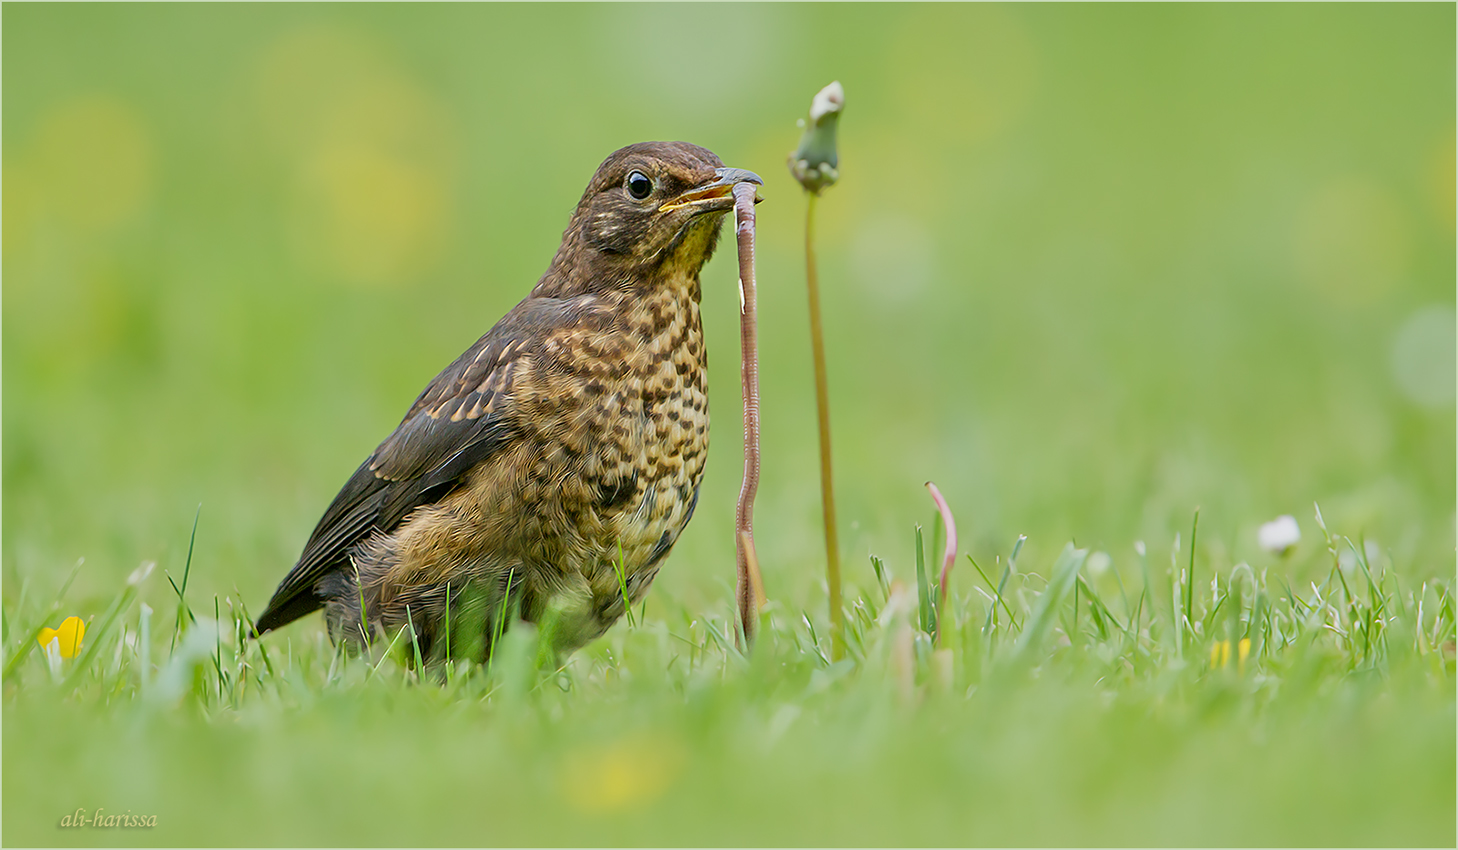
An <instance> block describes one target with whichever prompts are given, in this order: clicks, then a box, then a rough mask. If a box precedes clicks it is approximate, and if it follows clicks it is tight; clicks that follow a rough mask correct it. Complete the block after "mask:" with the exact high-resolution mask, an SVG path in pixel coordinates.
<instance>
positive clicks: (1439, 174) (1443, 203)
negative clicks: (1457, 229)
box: [1431, 131, 1458, 234]
mask: <svg viewBox="0 0 1458 850" xmlns="http://www.w3.org/2000/svg"><path fill="white" fill-rule="evenodd" d="M1432 162H1433V165H1432V171H1431V174H1432V183H1431V186H1432V198H1433V206H1434V207H1435V208H1436V210H1437V213H1438V221H1439V222H1440V223H1441V224H1442V227H1443V229H1444V230H1446V231H1448V232H1449V233H1450V234H1451V233H1452V231H1453V226H1454V222H1455V216H1458V209H1455V206H1458V138H1455V134H1454V133H1453V132H1452V131H1449V132H1448V138H1446V139H1444V140H1443V141H1442V143H1441V144H1439V145H1438V148H1437V150H1436V151H1434V153H1433V159H1432Z"/></svg>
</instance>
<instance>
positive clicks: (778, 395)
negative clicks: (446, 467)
mask: <svg viewBox="0 0 1458 850" xmlns="http://www.w3.org/2000/svg"><path fill="white" fill-rule="evenodd" d="M4 22H5V24H6V26H5V32H4V47H5V50H4V78H5V88H4V94H5V97H4V114H3V118H4V125H3V126H4V136H3V143H4V148H3V149H4V267H3V271H4V402H5V405H4V497H5V498H4V511H5V513H4V528H5V532H6V533H5V535H4V549H3V557H4V569H5V576H6V578H9V579H13V578H15V577H16V576H17V575H36V574H52V573H59V572H64V571H65V570H66V569H68V568H69V567H70V566H71V565H72V564H73V563H74V562H75V561H76V559H78V558H81V557H85V558H87V567H86V569H84V570H83V572H82V574H81V576H80V578H79V579H78V582H79V584H78V587H79V588H81V589H82V590H87V589H92V590H103V589H104V590H105V591H106V592H107V593H110V588H111V587H113V586H114V584H115V582H116V581H117V579H118V578H119V577H120V576H123V575H125V574H126V572H128V571H130V570H131V569H133V568H134V567H136V565H137V564H138V563H139V562H141V561H143V560H148V559H155V560H158V561H159V563H160V564H161V565H162V566H163V567H164V568H170V569H172V570H173V571H174V572H175V571H176V569H177V568H178V567H179V566H180V563H179V561H180V558H181V556H182V554H183V553H184V552H185V546H186V542H187V532H188V529H189V525H190V523H191V521H192V517H193V512H194V510H195V509H196V507H197V505H198V504H199V503H201V504H202V519H201V524H200V531H199V534H198V559H197V566H198V573H197V576H196V580H197V581H198V585H197V587H198V588H199V590H200V591H201V592H202V593H204V594H207V593H211V592H215V591H216V592H222V591H227V590H232V589H234V588H235V587H236V588H237V589H238V590H240V591H241V592H242V593H243V594H244V596H245V597H246V598H248V599H251V600H257V605H261V604H262V602H263V601H264V600H265V599H266V597H267V595H268V593H269V592H270V590H271V589H272V587H273V585H274V584H275V583H276V582H277V581H278V579H279V578H280V577H281V576H282V574H283V572H284V571H285V570H286V569H287V568H288V567H289V566H290V565H291V564H292V562H293V559H294V558H295V556H296V555H297V551H298V549H299V548H300V546H301V545H302V542H303V540H304V538H305V536H306V535H307V534H308V532H309V530H310V529H311V528H312V526H313V523H314V522H315V521H316V520H317V518H318V516H319V514H320V513H321V512H322V509H323V507H324V506H325V505H326V504H327V502H328V500H329V499H330V498H331V497H332V496H333V494H334V492H335V490H336V488H337V487H338V486H339V485H340V484H341V483H342V482H343V481H344V479H345V478H346V477H347V476H348V474H349V473H350V472H351V471H352V470H353V468H354V467H355V465H356V464H357V463H358V462H359V461H360V460H361V459H362V458H363V457H364V456H365V455H366V454H367V453H368V452H369V451H371V450H372V449H373V447H374V446H375V445H376V443H377V442H378V441H379V440H380V439H382V438H383V437H384V435H385V434H387V433H388V432H389V430H390V429H391V428H392V427H393V426H394V424H395V423H396V422H397V421H398V418H399V416H400V415H401V414H402V413H403V411H404V409H405V408H406V407H407V406H408V404H409V403H410V401H411V400H412V399H413V398H414V396H415V393H416V392H418V390H419V389H420V388H421V387H422V386H424V384H425V382H426V381H428V380H429V379H430V378H431V377H432V376H433V375H434V374H435V372H436V371H437V370H438V369H439V368H441V367H442V366H444V365H445V364H446V363H448V362H449V361H450V360H451V359H452V358H454V356H455V355H456V354H457V353H459V352H460V351H461V350H463V349H464V348H465V347H466V346H467V345H469V344H470V343H471V342H472V341H473V340H474V339H475V338H476V337H477V336H478V335H480V334H481V333H483V332H485V331H486V330H487V329H488V328H489V327H490V326H491V325H492V324H493V323H494V322H495V320H496V319H497V318H498V317H499V316H500V315H501V314H503V313H504V312H505V311H506V310H507V309H509V308H510V307H511V306H512V305H513V304H514V303H515V302H516V301H517V300H518V299H520V298H521V297H522V296H523V295H524V294H525V293H526V292H527V291H528V290H529V289H530V288H531V286H532V285H533V283H534V282H535V281H536V278H537V277H538V275H540V274H541V272H542V271H543V270H544V269H545V268H546V264H547V261H548V260H549V259H550V257H551V254H552V252H553V250H554V249H555V247H556V244H557V241H558V239H559V238H560V234H561V230H562V228H563V227H564V225H565V223H566V220H567V217H568V215H569V213H570V212H571V209H572V207H573V205H574V204H575V203H576V200H577V198H578V196H579V194H580V192H581V189H582V186H583V185H585V183H586V181H587V178H588V177H589V176H590V175H591V174H592V172H593V170H594V169H595V168H596V166H597V164H598V163H599V162H600V161H601V160H602V159H603V157H605V156H606V155H607V154H608V153H609V152H611V151H612V150H614V149H616V148H617V147H619V146H621V145H624V144H628V143H631V142H635V141H640V140H644V139H659V138H664V139H686V140H691V141H694V142H696V143H699V144H703V145H705V146H707V147H709V148H711V149H713V150H714V151H716V152H717V153H718V154H719V155H720V156H721V157H722V158H723V159H724V160H725V162H728V163H730V164H732V165H736V166H741V167H745V168H751V169H754V170H756V171H758V172H759V173H760V174H761V175H763V176H764V177H765V178H766V181H767V186H766V188H765V190H764V192H763V194H764V195H765V196H766V197H767V198H768V200H767V202H766V203H765V204H764V205H763V206H762V207H761V210H760V222H761V224H760V242H761V253H760V269H759V271H760V275H761V277H762V283H761V289H762V292H763V294H762V296H761V304H762V308H761V310H762V319H761V322H762V330H761V345H762V357H763V373H764V377H763V402H764V436H763V442H764V460H765V472H764V481H763V483H762V485H761V488H760V502H759V505H760V510H759V517H760V520H759V523H758V528H757V530H758V535H759V537H760V541H761V542H760V546H761V548H762V549H764V552H765V555H764V560H765V571H766V582H767V587H768V590H769V592H770V593H771V594H772V595H774V594H784V593H790V594H792V595H793V594H795V593H797V592H798V585H797V584H796V583H797V582H799V581H800V580H801V579H800V578H799V576H802V575H808V576H814V575H817V574H818V569H817V568H816V567H815V564H816V563H818V562H819V560H821V559H823V554H821V552H820V543H819V539H818V537H817V531H816V528H817V523H818V518H819V492H818V479H817V467H816V459H815V458H816V456H815V431H814V404H813V395H812V390H811V374H810V362H809V360H810V358H809V350H808V341H807V334H806V326H807V319H806V307H805V295H804V281H803V275H804V272H803V265H802V263H803V260H802V255H801V240H802V238H803V237H802V228H803V215H804V200H803V198H802V196H801V192H800V190H799V188H798V187H797V186H796V185H795V184H794V183H793V182H792V181H791V180H790V178H789V176H788V174H787V173H786V171H785V168H784V165H783V163H784V159H785V156H786V154H787V153H788V152H789V151H790V150H791V149H792V148H793V147H794V145H795V143H796V141H797V138H798V131H797V130H796V128H795V126H794V121H795V119H796V118H798V117H800V116H802V115H803V114H804V112H805V111H806V109H807V108H808V104H809V99H810V95H811V94H813V93H814V92H815V91H816V90H817V89H818V88H819V87H820V86H822V85H824V84H825V83H827V82H829V81H830V80H832V79H839V80H841V81H842V83H843V84H844V85H845V88H846V92H847V100H848V107H847V111H846V117H845V119H844V122H843V123H844V126H843V132H842V159H843V161H844V168H843V174H844V177H843V180H842V182H841V184H840V185H838V186H836V187H835V188H833V189H832V190H830V192H829V193H828V194H827V196H826V200H825V203H824V204H822V205H821V220H820V222H819V245H820V256H821V263H822V276H823V279H824V284H823V285H824V287H825V289H826V302H827V303H826V316H825V320H826V327H827V334H828V350H829V356H830V366H831V372H830V377H831V395H832V405H833V415H834V427H835V450H836V462H837V466H838V469H839V491H840V493H839V495H840V499H841V504H842V507H841V511H842V517H841V525H842V527H843V529H844V540H843V548H844V550H845V553H846V555H845V557H846V558H847V559H848V561H849V563H850V564H851V565H852V566H851V569H852V570H853V572H856V573H865V575H859V576H853V578H855V579H857V580H861V581H866V582H868V581H869V570H868V569H867V568H866V561H865V557H864V556H865V553H867V552H868V551H876V552H882V553H884V552H886V551H889V550H892V549H896V550H898V551H899V550H900V549H904V548H905V547H906V545H907V544H906V540H907V535H908V529H909V528H910V525H911V524H912V523H913V522H927V521H928V520H929V519H930V504H929V502H928V501H927V500H926V499H925V496H924V493H923V492H922V491H921V489H920V488H921V484H922V482H923V481H925V480H927V479H933V480H935V481H937V482H938V484H939V485H940V486H941V488H942V490H943V491H944V492H945V493H946V494H947V497H948V499H949V500H950V502H951V504H952V506H953V507H954V508H955V509H957V511H958V513H959V517H960V519H961V522H962V524H963V534H964V537H967V538H968V540H969V542H970V543H971V547H972V548H971V551H973V552H974V553H977V552H979V551H982V552H987V551H991V550H993V549H996V550H998V551H1005V550H1006V548H1007V547H1008V545H1009V544H1010V542H1011V540H1012V538H1014V537H1015V536H1016V535H1017V534H1018V533H1027V534H1029V535H1030V537H1031V542H1030V543H1029V545H1030V546H1032V547H1034V549H1033V550H1031V551H1038V550H1039V549H1040V547H1041V550H1042V551H1043V552H1045V553H1056V551H1057V550H1058V549H1059V548H1060V547H1061V546H1062V545H1063V543H1064V542H1065V541H1066V540H1068V539H1069V538H1076V539H1077V540H1078V541H1079V543H1080V545H1094V546H1101V547H1104V548H1107V549H1109V551H1111V552H1114V553H1116V554H1117V553H1121V552H1127V551H1128V549H1129V547H1130V545H1131V544H1132V541H1134V540H1135V539H1139V538H1147V539H1149V541H1150V545H1151V546H1155V545H1160V546H1163V545H1166V544H1167V541H1168V539H1169V538H1170V537H1171V536H1172V534H1173V530H1172V529H1175V528H1181V527H1187V525H1188V520H1189V516H1190V514H1191V512H1192V511H1193V510H1194V508H1195V507H1196V506H1201V507H1202V508H1203V513H1202V522H1203V528H1202V530H1203V531H1204V532H1205V533H1206V534H1207V535H1208V537H1207V539H1208V540H1209V541H1210V542H1211V544H1212V545H1220V546H1223V547H1225V548H1226V549H1228V550H1229V552H1230V557H1231V558H1232V559H1240V558H1255V557H1258V556H1259V552H1257V551H1255V544H1254V531H1253V529H1254V526H1255V524H1256V523H1259V522H1262V521H1264V520H1267V519H1270V518H1271V517H1274V516H1275V515H1277V514H1280V513H1293V514H1296V515H1297V516H1298V518H1299V519H1301V521H1302V523H1303V525H1304V526H1305V527H1307V529H1308V534H1310V532H1311V531H1314V529H1312V528H1311V523H1310V521H1309V518H1310V517H1311V515H1312V513H1311V503H1312V502H1313V501H1320V503H1321V504H1322V506H1323V508H1324V509H1325V510H1326V512H1327V514H1328V517H1329V518H1331V517H1335V521H1338V522H1341V523H1343V524H1345V525H1346V526H1347V527H1351V528H1354V529H1360V530H1364V531H1365V532H1366V533H1367V534H1368V535H1369V536H1371V537H1373V538H1376V539H1377V540H1378V541H1380V543H1381V545H1382V546H1383V547H1386V548H1389V549H1390V550H1391V552H1392V554H1393V559H1394V562H1395V564H1396V566H1397V567H1398V568H1399V569H1408V568H1410V567H1412V565H1414V564H1415V563H1422V564H1424V565H1425V566H1424V569H1426V570H1431V569H1432V568H1433V567H1434V566H1435V565H1446V566H1444V567H1443V569H1444V570H1446V569H1447V568H1448V567H1450V566H1451V561H1452V552H1453V545H1454V535H1453V528H1454V465H1455V461H1454V402H1453V394H1454V392H1453V389H1454V367H1453V364H1454V342H1453V336H1454V334H1453V325H1454V303H1453V302H1454V283H1453V282H1454V279H1455V269H1454V74H1453V70H1454V45H1453V39H1452V32H1453V26H1452V23H1453V9H1452V8H1451V7H1448V6H1443V5H1416V6H1385V5H1384V6H1366V5H1351V6H1340V7H1335V6H1305V5H1303V6H1284V5H1281V6H1234V7H1222V6H1208V5H1198V6H1144V5H1141V6H1137V7H1136V6H1118V5H1115V6H1109V5H1094V6H1057V5H1036V6H1013V7H1008V6H944V5H936V6H921V5H899V6H877V5H855V6H826V5H818V4H817V5H808V6H798V5H743V6H721V5H692V6H673V5H657V4H653V5H628V6H617V5H589V6H575V5H548V6H515V5H494V4H493V5H485V6H470V5H443V6H416V5H411V6H396V5H369V6H339V5H325V6H273V5H265V6H254V5H248V6H230V5H206V6H187V5H182V6H176V5H164V6H133V5H106V6H96V5H73V4H68V5H56V6H51V5H18V6H11V7H7V8H6V10H5V13H4ZM734 279H735V270H734V264H733V261H732V256H731V255H730V254H729V252H727V251H725V252H722V253H721V256H720V257H719V258H718V259H717V260H716V261H715V262H713V263H711V264H710V266H709V267H708V268H707V270H706V273H705V296H704V300H705V309H704V313H705V317H706V323H707V326H708V327H707V333H708V335H709V344H710V350H711V352H712V356H711V366H712V374H711V375H710V387H711V392H712V400H711V405H712V408H713V411H714V414H715V423H716V424H715V430H714V438H713V453H712V457H711V460H710V463H709V466H708V472H707V474H706V477H705V484H704V486H705V492H704V499H703V503H702V510H701V511H700V512H699V514H698V516H697V518H696V520H695V522H694V524H693V526H692V527H691V528H690V529H689V530H688V532H687V533H686V534H685V536H684V537H683V539H682V542H681V543H680V544H679V546H678V548H676V549H675V556H674V558H673V562H672V567H671V568H670V569H667V570H665V571H664V573H663V574H662V576H661V581H660V586H661V587H663V588H667V589H668V590H669V591H670V592H671V593H674V594H676V595H678V596H683V597H686V598H688V599H690V600H704V601H708V600H714V599H717V598H718V597H719V596H720V595H722V592H723V585H724V584H725V583H726V582H729V581H730V580H731V576H732V571H733V569H732V560H733V558H732V548H731V547H730V546H729V544H728V543H727V541H729V540H730V539H731V535H732V532H731V529H732V511H733V501H734V495H735V493H736V492H737V488H738V485H739V475H740V462H739V457H738V455H739V451H740V445H739V440H740V433H739V432H740V429H739V410H738V407H739V393H738V380H737V370H738V355H737V346H736V338H737V331H736V323H737V315H736V307H737V305H736V298H737V296H736V294H735V290H734ZM57 580H59V579H57Z"/></svg>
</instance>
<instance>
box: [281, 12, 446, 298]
mask: <svg viewBox="0 0 1458 850" xmlns="http://www.w3.org/2000/svg"><path fill="white" fill-rule="evenodd" d="M254 96H255V105H256V117H257V118H258V119H259V120H258V125H257V126H258V128H259V129H260V130H261V131H262V134H263V142H264V147H265V148H266V149H268V150H269V152H270V153H271V154H272V155H273V156H275V157H277V158H279V159H280V160H282V162H283V164H284V166H285V169H286V173H288V174H289V175H290V176H291V178H292V187H291V188H292V194H293V202H292V204H291V212H292V215H291V221H290V225H291V226H290V231H291V234H290V235H291V237H292V241H293V243H294V246H295V248H296V249H297V251H298V254H299V258H300V259H301V260H302V261H303V262H304V263H305V264H306V265H307V266H309V267H311V268H312V270H313V271H315V272H318V273H322V274H323V275H325V276H327V277H332V278H335V279H338V280H341V281H343V282H346V283H353V284H359V285H366V286H391V285H400V284H404V283H408V282H412V281H414V280H417V279H419V278H420V277H421V276H422V275H424V274H427V273H428V272H430V271H431V270H432V269H434V268H436V267H437V266H438V265H439V263H440V262H441V260H442V258H443V257H444V256H445V254H446V250H447V247H448V243H449V235H450V232H451V225H452V223H453V213H454V204H453V197H452V195H453V193H452V186H454V185H456V184H457V183H458V182H459V179H460V177H459V174H458V173H457V170H458V168H459V160H460V156H459V148H460V143H459V138H458V136H459V134H458V132H457V130H456V128H455V125H454V122H453V121H452V120H451V117H450V114H449V112H448V111H447V109H446V108H445V107H444V106H443V105H442V104H441V102H440V101H439V99H438V98H437V97H436V96H434V95H433V93H432V92H430V91H428V90H427V89H425V88H423V87H422V86H420V85H417V84H416V83H415V82H414V81H413V80H412V79H411V78H410V77H409V76H408V75H407V74H406V73H405V72H404V71H403V70H402V69H401V68H400V67H399V66H398V64H397V63H396V62H394V61H392V59H391V57H390V54H389V52H388V51H387V50H386V49H385V48H384V47H383V46H382V45H380V44H378V43H376V42H375V41H374V40H372V39H370V38H368V37H366V36H363V35H361V34H359V33H355V32H353V31H350V30H348V29H344V28H333V27H317V26H310V27H305V28H302V29H300V30H297V31H294V32H290V33H288V34H286V35H284V36H283V37H282V38H280V39H279V40H278V41H277V42H276V43H275V44H274V45H273V46H272V47H271V48H270V49H268V50H267V51H266V52H265V53H264V54H263V55H262V56H261V61H260V63H259V65H258V66H257V68H256V71H255V77H254Z"/></svg>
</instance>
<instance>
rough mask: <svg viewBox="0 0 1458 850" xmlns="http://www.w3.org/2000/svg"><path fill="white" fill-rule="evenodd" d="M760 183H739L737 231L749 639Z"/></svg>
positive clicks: (756, 578)
mask: <svg viewBox="0 0 1458 850" xmlns="http://www.w3.org/2000/svg"><path fill="white" fill-rule="evenodd" d="M754 192H755V186H754V184H752V183H738V184H736V185H735V186H734V234H735V238H736V240H737V241H738V244H739V346H740V350H741V365H740V368H739V379H740V384H741V388H742V390H743V395H744V483H743V485H742V486H740V488H739V504H738V506H737V508H736V509H735V512H734V552H735V561H736V566H737V568H738V581H737V583H736V585H735V588H734V591H735V592H734V596H735V602H736V603H737V606H738V609H739V622H740V625H741V626H742V627H743V633H744V639H745V642H746V643H752V642H753V641H754V633H755V627H756V625H757V624H758V616H757V614H758V610H759V605H760V603H762V602H763V601H764V584H763V582H762V580H761V579H760V575H759V559H758V557H757V556H756V554H755V551H754V494H755V492H756V491H757V490H758V489H759V341H758V327H757V326H758V319H757V318H756V314H755V292H754V204H755V200H756V199H755V194H754Z"/></svg>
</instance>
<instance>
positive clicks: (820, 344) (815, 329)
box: [805, 192, 845, 658]
mask: <svg viewBox="0 0 1458 850" xmlns="http://www.w3.org/2000/svg"><path fill="white" fill-rule="evenodd" d="M818 197H819V195H817V194H816V193H815V192H806V193H805V198H806V205H805V286H806V288H807V289H808V290H809V292H810V348H811V351H812V355H813V357H814V360H815V410H816V413H817V414H818V416H819V420H820V501H821V504H822V505H823V506H824V509H825V579H826V585H827V586H828V588H829V590H830V635H831V655H832V656H833V657H834V658H840V656H841V655H842V654H843V653H844V651H845V623H844V617H843V616H842V613H841V601H840V547H839V546H838V545H837V543H836V540H837V537H836V533H835V481H834V477H833V475H832V473H831V466H830V389H829V387H828V386H827V384H826V378H825V335H824V333H823V332H822V331H821V328H820V277H819V274H818V273H817V272H816V270H815V201H816V200H817V198H818Z"/></svg>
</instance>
